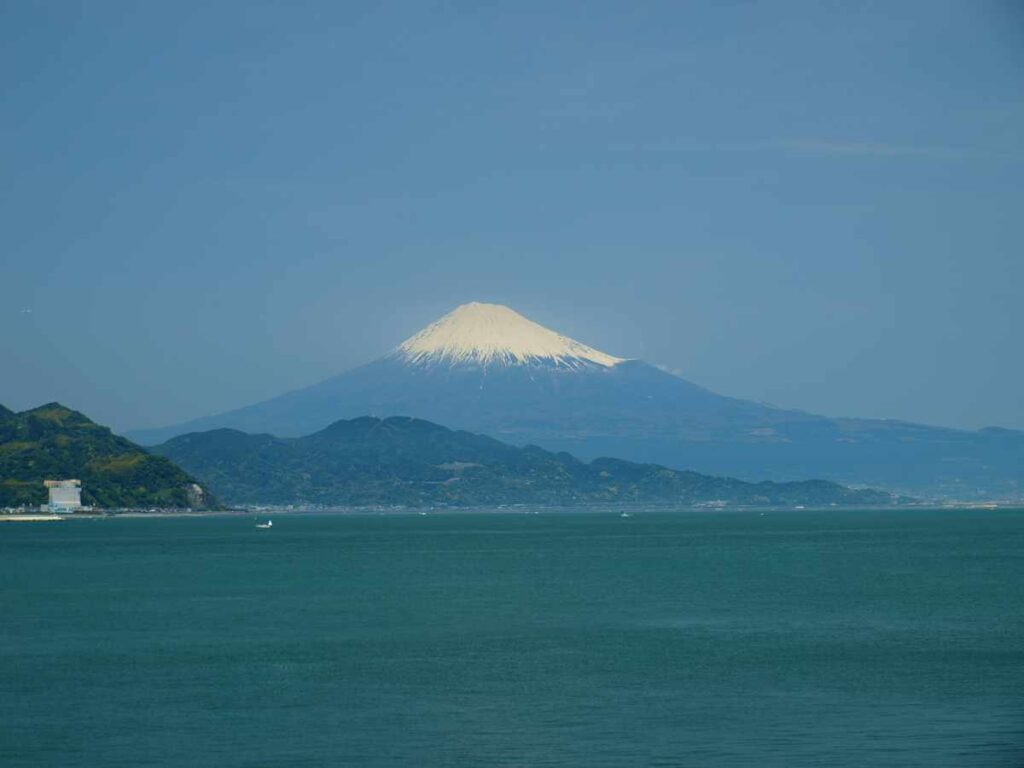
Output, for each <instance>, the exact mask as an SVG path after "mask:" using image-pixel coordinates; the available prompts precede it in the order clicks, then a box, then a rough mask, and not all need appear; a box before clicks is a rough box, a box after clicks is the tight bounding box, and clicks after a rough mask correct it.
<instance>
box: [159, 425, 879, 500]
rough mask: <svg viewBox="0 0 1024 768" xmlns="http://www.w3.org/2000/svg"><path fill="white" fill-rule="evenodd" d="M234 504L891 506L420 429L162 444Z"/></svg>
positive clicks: (229, 434)
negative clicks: (588, 460) (587, 460)
mask: <svg viewBox="0 0 1024 768" xmlns="http://www.w3.org/2000/svg"><path fill="white" fill-rule="evenodd" d="M153 450H154V451H155V452H157V453H159V454H161V455H163V456H166V457H168V458H170V459H172V460H173V461H175V462H176V463H178V464H180V465H181V466H183V467H185V468H186V469H188V470H189V471H190V472H193V473H194V474H195V475H196V476H197V477H201V478H202V479H203V480H204V481H205V482H207V483H208V484H209V485H210V487H211V488H212V489H213V490H214V491H215V492H216V493H218V494H219V495H221V496H223V498H225V499H226V500H228V501H230V502H233V503H277V504H292V503H311V504H324V505H370V504H403V505H412V506H417V505H424V504H452V505H471V504H515V503H545V504H572V503H582V502H676V503H682V504H694V503H701V502H715V501H721V502H727V503H730V504H745V505H789V504H804V505H830V504H836V505H840V504H844V505H848V504H861V505H872V504H888V503H892V501H893V499H892V497H891V496H890V495H889V494H887V493H883V492H879V491H871V490H852V489H849V488H844V487H842V486H839V485H836V484H834V483H828V482H822V481H809V482H798V483H782V484H777V483H770V482H765V483H756V484H751V483H744V482H741V481H738V480H732V479H729V478H721V477H709V476H707V475H701V474H697V473H694V472H679V471H674V470H670V469H666V468H664V467H660V466H656V465H651V464H635V463H632V462H628V461H620V460H617V459H597V460H595V461H593V462H591V463H589V464H588V463H584V462H581V461H579V460H578V459H575V458H574V457H572V456H570V455H568V454H566V453H559V454H554V453H551V452H549V451H545V450H542V449H540V448H537V447H535V446H527V447H525V448H517V447H514V446H511V445H506V444H505V443H502V442H499V441H498V440H495V439H493V438H490V437H485V436H483V435H475V434H471V433H469V432H462V431H453V430H449V429H446V428H444V427H441V426H438V425H437V424H432V423H430V422H427V421H422V420H420V419H411V418H402V417H392V418H388V419H383V420H382V419H375V418H370V417H363V418H359V419H353V420H351V421H338V422H335V423H334V424H332V425H330V426H329V427H328V428H327V429H324V430H321V431H320V432H317V433H315V434H312V435H309V436H307V437H301V438H279V437H274V436H272V435H266V434H262V435H250V434H246V433H243V432H239V431H237V430H231V429H218V430H213V431H210V432H201V433H193V434H188V435H182V436H179V437H175V438H173V439H171V440H169V441H168V442H166V443H164V444H162V445H159V446H156V447H155V448H154V449H153Z"/></svg>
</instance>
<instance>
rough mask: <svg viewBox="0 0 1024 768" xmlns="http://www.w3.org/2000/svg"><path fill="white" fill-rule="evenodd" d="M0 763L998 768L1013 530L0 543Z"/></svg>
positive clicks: (900, 526) (441, 518) (743, 518)
mask: <svg viewBox="0 0 1024 768" xmlns="http://www.w3.org/2000/svg"><path fill="white" fill-rule="evenodd" d="M0 765H2V766H5V767H8V768H9V767H11V766H102V767H103V768H115V767H117V766H132V768H137V767H138V766H150V765H154V766H155V765H173V766H190V767H193V768H195V767H197V766H371V767H372V766H580V767H581V768H591V767H595V766H616V767H619V766H634V765H638V766H639V765H645V766H647V765H649V766H696V767H717V766H743V767H745V768H746V767H749V766H756V768H771V767H774V766H778V767H779V768H796V767H799V766H814V767H815V768H821V767H823V766H824V767H827V766H851V767H856V768H864V767H865V766H885V768H894V767H897V766H927V767H928V768H938V767H941V766H956V768H963V767H965V766H1007V767H1008V768H1010V767H1012V766H1021V765H1024V510H1005V511H1004V510H999V511H993V510H984V511H978V510H975V511H921V510H914V511H899V512H855V511H842V512H827V513H812V512H782V513H779V512H774V513H766V514H764V515H761V514H758V513H756V512H735V513H731V512H724V513H693V512H679V513H677V514H669V513H665V512H657V513H653V512H652V513H647V514H645V513H643V512H638V513H636V514H634V516H633V517H630V518H621V517H619V516H618V515H617V514H596V513H595V514H592V513H586V514H584V513H571V514H555V513H547V514H539V515H529V514H448V515H439V514H435V515H430V516H427V517H422V516H419V515H409V516H388V517H375V516H341V515H336V516H329V515H323V516H280V517H278V518H276V519H275V520H274V527H273V529H272V530H270V531H266V530H257V529H256V528H255V527H254V521H253V520H252V519H251V518H237V517H236V518H230V517H211V518H200V519H167V518H165V519H111V520H96V521H87V520H75V521H66V522H61V523H46V524H28V523H20V524H10V523H8V524H3V525H0Z"/></svg>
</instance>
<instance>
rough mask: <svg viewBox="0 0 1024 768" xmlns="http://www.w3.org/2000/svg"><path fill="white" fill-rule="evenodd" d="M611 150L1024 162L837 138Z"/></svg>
mask: <svg viewBox="0 0 1024 768" xmlns="http://www.w3.org/2000/svg"><path fill="white" fill-rule="evenodd" d="M608 148H609V149H610V150H612V151H617V152H638V153H639V152H653V153H662V152H663V153H673V152H678V153H715V152H755V153H771V152H776V153H778V152H781V153H786V154H791V155H805V156H820V157H850V158H857V157H864V158H869V157H873V158H885V157H888V158H894V159H898V158H907V159H911V158H921V159H928V160H1007V161H1020V160H1022V159H1024V155H1022V154H1020V153H1012V152H999V151H989V150H983V149H978V148H975V147H943V146H934V145H912V144H891V143H887V142H875V141H846V140H835V139H783V140H773V141H754V142H673V141H668V142H618V143H614V144H611V145H609V147H608Z"/></svg>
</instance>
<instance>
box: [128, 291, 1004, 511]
mask: <svg viewBox="0 0 1024 768" xmlns="http://www.w3.org/2000/svg"><path fill="white" fill-rule="evenodd" d="M358 416H377V417H387V416H414V417H418V418H421V419H426V420H429V421H433V422H437V423H440V424H444V425H445V426H448V427H453V428H458V429H465V430H469V431H473V432H482V433H485V434H489V435H491V436H493V437H496V438H498V439H500V440H503V441H505V442H511V443H515V444H520V445H522V444H528V443H534V444H537V445H539V446H541V447H544V448H547V449H550V450H564V451H569V452H571V453H573V454H575V455H577V456H580V457H582V458H587V459H590V458H596V457H598V456H615V457H619V458H624V459H630V460H633V461H640V462H651V463H657V464H662V465H665V466H668V467H673V468H680V469H692V470H695V471H698V472H704V473H712V474H720V475H730V476H734V477H740V478H743V479H748V480H766V479H771V480H779V481H785V480H796V479H805V478H809V477H819V478H825V479H829V480H835V481H837V482H842V483H854V484H871V485H875V486H881V487H886V488H890V489H894V490H900V491H909V492H917V493H920V492H927V493H931V494H936V495H945V496H950V497H959V498H971V497H982V496H987V497H991V496H993V495H998V496H1015V497H1019V496H1020V495H1021V493H1022V492H1024V432H1017V431H1013V430H1004V429H996V428H988V429H984V430H980V431H978V432H969V431H963V430H955V429H945V428H940V427H929V426H923V425H918V424H911V423H907V422H900V421H889V420H877V419H846V418H844V419H834V418H828V417H825V416H817V415H813V414H809V413H804V412H802V411H796V410H786V409H781V408H774V407H771V406H767V405H763V404H760V403H754V402H750V401H746V400H739V399H734V398H730V397H725V396H722V395H718V394H715V393H714V392H711V391H709V390H707V389H704V388H703V387H700V386H698V385H696V384H693V383H691V382H689V381H686V380H685V379H682V378H680V377H678V376H675V375H672V374H670V373H666V372H665V371H662V370H661V369H659V368H656V367H655V366H653V365H649V364H647V363H645V362H643V361H641V360H633V359H625V358H620V357H615V356H613V355H610V354H607V353H605V352H601V351H599V350H597V349H594V348H593V347H589V346H587V345H585V344H582V343H580V342H578V341H576V340H574V339H571V338H569V337H567V336H563V335H561V334H559V333H556V332H555V331H552V330H549V329H547V328H544V327H543V326H541V325H538V324H537V323H534V322H532V321H531V320H528V319H527V318H525V317H523V316H522V315H520V314H519V313H517V312H515V311H513V310H512V309H509V308H508V307H505V306H501V305H496V304H481V303H476V302H474V303H470V304H464V305H462V306H460V307H458V308H456V309H455V310H453V311H452V312H450V313H449V314H447V315H445V316H444V317H442V318H440V319H439V320H437V321H436V322H434V323H432V324H431V325H429V326H427V327H426V328H424V329H423V330H421V331H419V332H418V333H416V334H415V335H413V336H411V337H410V338H409V339H407V340H405V341H404V342H402V343H401V344H399V345H398V346H397V347H396V348H395V349H393V350H392V351H391V352H390V353H388V354H387V355H385V356H384V357H382V358H380V359H378V360H376V361H374V362H371V363H369V364H367V365H364V366H361V367H358V368H355V369H352V370H350V371H347V372H345V373H342V374H340V375H337V376H334V377H332V378H329V379H327V380H325V381H322V382H320V383H318V384H315V385H313V386H311V387H307V388H304V389H299V390H295V391H293V392H288V393H286V394H283V395H281V396H279V397H275V398H272V399H270V400H267V401H264V402H261V403H257V404H255V405H250V406H247V407H244V408H239V409H237V410H234V411H229V412H227V413H223V414H220V415H216V416H210V417H206V418H202V419H197V420H195V421H191V422H188V423H185V424H182V425H179V426H174V427H167V428H164V429H157V430H148V431H140V432H135V433H130V434H129V436H130V437H133V438H134V439H135V440H137V441H138V442H141V443H143V444H149V445H153V444H156V443H159V442H162V441H164V440H167V439H168V438H171V437H174V436H176V435H181V434H184V433H187V432H199V431H205V430H210V429H216V428H221V427H229V428H234V429H238V430H242V431H245V432H255V433H270V434H273V435H276V436H278V437H298V436H303V435H307V434H311V433H313V432H316V431H318V430H320V429H323V428H324V427H326V426H327V425H329V424H331V423H333V422H335V421H337V420H339V419H351V418H355V417H358Z"/></svg>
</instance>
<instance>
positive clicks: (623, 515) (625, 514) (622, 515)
mask: <svg viewBox="0 0 1024 768" xmlns="http://www.w3.org/2000/svg"><path fill="white" fill-rule="evenodd" d="M619 517H632V515H631V514H629V512H623V513H622V514H621V515H619Z"/></svg>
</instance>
